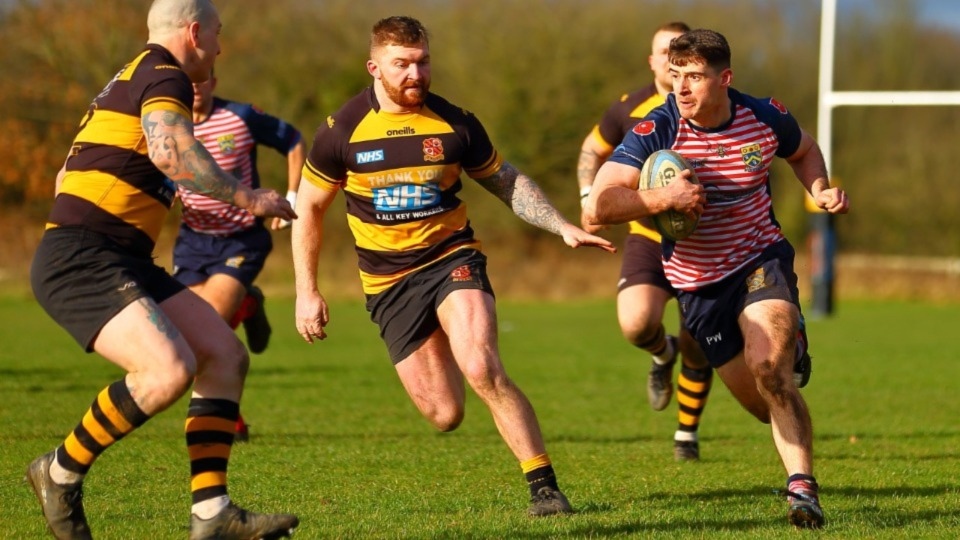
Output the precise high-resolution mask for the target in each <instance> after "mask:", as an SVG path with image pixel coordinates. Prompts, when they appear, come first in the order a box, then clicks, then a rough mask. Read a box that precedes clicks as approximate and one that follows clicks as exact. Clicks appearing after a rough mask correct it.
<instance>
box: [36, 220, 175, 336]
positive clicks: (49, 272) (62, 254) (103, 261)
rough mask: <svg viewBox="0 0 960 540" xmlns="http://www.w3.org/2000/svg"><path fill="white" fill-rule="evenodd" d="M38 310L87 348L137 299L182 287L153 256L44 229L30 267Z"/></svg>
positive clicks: (82, 234)
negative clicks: (135, 254) (105, 326)
mask: <svg viewBox="0 0 960 540" xmlns="http://www.w3.org/2000/svg"><path fill="white" fill-rule="evenodd" d="M30 283H31V285H32V286H33V294H34V295H35V296H36V297H37V301H38V302H40V305H41V306H43V309H44V310H46V312H47V313H48V314H49V315H50V317H52V318H53V320H54V321H56V322H57V324H59V325H60V326H62V327H63V328H64V329H66V330H67V332H69V333H70V335H71V336H73V339H75V340H77V343H79V344H80V346H81V347H83V348H84V350H86V351H87V352H91V351H92V350H93V341H94V339H95V338H96V337H97V334H99V333H100V330H101V329H102V328H103V326H104V325H105V324H107V322H109V321H110V319H112V318H113V317H114V316H116V315H117V313H120V311H121V310H123V308H125V307H127V305H129V304H130V303H132V302H134V301H136V300H137V299H139V298H143V297H150V298H153V300H154V301H155V302H156V303H157V304H159V303H161V302H163V301H164V300H166V299H167V298H170V297H171V296H173V295H175V294H177V293H178V292H180V291H182V290H184V286H183V284H181V283H180V282H178V281H177V280H175V279H173V278H172V277H171V276H170V274H168V273H167V271H166V270H165V269H163V268H161V267H159V266H157V265H156V264H154V262H153V259H150V258H146V257H142V256H140V257H138V256H132V255H129V254H128V253H127V252H126V251H125V250H124V249H123V248H121V247H120V246H118V245H117V244H116V243H114V242H113V241H112V240H110V239H109V238H107V237H106V236H103V235H101V234H99V233H95V232H93V231H89V230H84V229H78V228H70V227H64V228H57V229H50V230H48V231H47V232H45V233H44V235H43V238H42V239H41V240H40V244H39V246H38V247H37V252H36V255H34V258H33V265H32V267H31V268H30Z"/></svg>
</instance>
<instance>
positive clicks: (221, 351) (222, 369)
mask: <svg viewBox="0 0 960 540" xmlns="http://www.w3.org/2000/svg"><path fill="white" fill-rule="evenodd" d="M229 336H230V337H229V338H228V339H222V340H211V341H210V342H208V345H209V346H204V347H198V348H197V350H195V351H194V352H195V353H196V355H197V363H198V364H199V368H198V370H197V371H198V372H199V376H203V377H206V376H213V377H219V378H225V377H226V378H234V377H238V378H239V379H240V380H243V379H245V378H246V376H247V371H248V370H249V369H250V354H249V353H248V352H247V348H246V347H245V346H244V345H243V343H242V342H241V341H240V338H238V337H237V336H236V334H234V333H233V332H230V334H229Z"/></svg>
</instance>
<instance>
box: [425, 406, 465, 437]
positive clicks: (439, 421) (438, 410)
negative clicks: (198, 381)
mask: <svg viewBox="0 0 960 540" xmlns="http://www.w3.org/2000/svg"><path fill="white" fill-rule="evenodd" d="M463 415H464V411H463V407H458V406H456V405H452V404H451V405H448V406H443V407H434V408H433V409H432V410H430V411H428V412H424V416H425V417H426V418H427V420H429V421H430V423H431V424H433V427H435V428H437V429H438V430H439V431H442V432H444V433H446V432H449V431H453V430H455V429H457V428H458V427H460V424H461V423H462V422H463Z"/></svg>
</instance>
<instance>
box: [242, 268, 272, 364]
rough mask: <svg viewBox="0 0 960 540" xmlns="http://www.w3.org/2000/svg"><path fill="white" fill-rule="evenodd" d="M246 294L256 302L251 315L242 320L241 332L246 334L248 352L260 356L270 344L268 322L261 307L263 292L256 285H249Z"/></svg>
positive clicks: (270, 329)
mask: <svg viewBox="0 0 960 540" xmlns="http://www.w3.org/2000/svg"><path fill="white" fill-rule="evenodd" d="M247 294H248V295H249V296H250V297H252V298H253V299H254V300H255V301H256V304H257V305H256V306H255V308H254V310H253V314H251V315H250V316H249V317H247V318H246V319H244V320H243V330H244V332H246V334H247V346H248V347H250V352H252V353H254V354H260V353H262V352H263V351H265V350H267V344H268V343H270V333H271V332H272V331H273V329H272V328H270V321H268V320H267V312H266V310H265V309H264V307H263V302H264V298H263V291H261V290H260V287H257V286H256V285H251V286H250V288H249V289H248V291H247Z"/></svg>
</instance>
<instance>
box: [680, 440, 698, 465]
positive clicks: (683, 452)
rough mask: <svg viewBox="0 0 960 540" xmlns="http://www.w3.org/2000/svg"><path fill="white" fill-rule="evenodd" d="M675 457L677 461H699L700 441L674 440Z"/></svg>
mask: <svg viewBox="0 0 960 540" xmlns="http://www.w3.org/2000/svg"><path fill="white" fill-rule="evenodd" d="M673 459H674V460H676V461H698V460H699V459H700V443H699V442H697V441H677V440H675V441H673Z"/></svg>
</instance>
